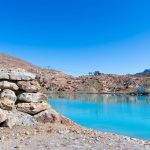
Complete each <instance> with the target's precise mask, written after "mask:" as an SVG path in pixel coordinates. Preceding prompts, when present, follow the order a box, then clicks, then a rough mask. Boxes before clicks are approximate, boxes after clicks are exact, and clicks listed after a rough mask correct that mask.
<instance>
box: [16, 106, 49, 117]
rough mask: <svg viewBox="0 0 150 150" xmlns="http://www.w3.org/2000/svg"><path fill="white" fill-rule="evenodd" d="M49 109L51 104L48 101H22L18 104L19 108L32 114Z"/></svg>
mask: <svg viewBox="0 0 150 150" xmlns="http://www.w3.org/2000/svg"><path fill="white" fill-rule="evenodd" d="M48 109H50V105H48V104H47V103H20V104H18V105H17V110H19V111H21V112H25V113H28V114H30V115H35V114H38V113H40V112H42V111H45V110H48Z"/></svg>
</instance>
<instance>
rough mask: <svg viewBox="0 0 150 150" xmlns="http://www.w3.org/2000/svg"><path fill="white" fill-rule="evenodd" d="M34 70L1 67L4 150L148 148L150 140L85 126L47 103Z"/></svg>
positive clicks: (0, 138)
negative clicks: (99, 130) (98, 130)
mask: <svg viewBox="0 0 150 150" xmlns="http://www.w3.org/2000/svg"><path fill="white" fill-rule="evenodd" d="M46 100H47V96H46V95H45V94H43V93H42V90H41V85H40V84H39V82H38V80H37V77H36V75H35V74H33V73H29V72H27V71H25V70H23V69H14V68H13V69H11V68H7V69H6V68H1V69H0V148H1V149H2V150H16V149H17V150H29V149H30V150H35V149H37V150H42V149H43V150H60V149H61V150H78V149H81V150H99V149H107V150H109V149H110V150H112V149H116V150H117V149H118V150H124V149H128V150H130V149H131V150H148V149H150V142H147V141H143V140H137V139H134V138H129V137H125V136H120V135H116V134H110V133H104V132H97V131H94V130H89V129H85V128H83V127H81V126H79V125H77V124H75V123H73V122H72V121H71V120H69V119H67V118H65V117H63V116H62V115H60V114H58V113H57V112H56V111H55V110H54V109H52V108H51V106H50V105H49V104H47V102H46Z"/></svg>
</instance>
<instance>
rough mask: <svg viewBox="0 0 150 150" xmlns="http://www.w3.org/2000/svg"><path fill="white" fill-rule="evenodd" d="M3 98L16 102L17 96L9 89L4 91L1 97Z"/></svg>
mask: <svg viewBox="0 0 150 150" xmlns="http://www.w3.org/2000/svg"><path fill="white" fill-rule="evenodd" d="M0 97H1V98H7V99H9V100H12V101H14V102H16V100H17V97H16V95H15V92H14V91H12V90H9V89H5V90H3V92H2V93H1V95H0Z"/></svg>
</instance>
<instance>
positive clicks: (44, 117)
mask: <svg viewBox="0 0 150 150" xmlns="http://www.w3.org/2000/svg"><path fill="white" fill-rule="evenodd" d="M34 118H35V119H36V121H37V122H40V123H44V124H45V123H55V122H58V123H61V124H65V125H71V124H74V123H73V122H72V121H71V120H69V119H67V118H66V117H64V116H62V115H60V114H59V113H58V112H56V111H55V110H54V109H52V108H51V109H48V110H45V111H43V112H41V113H38V114H37V115H34Z"/></svg>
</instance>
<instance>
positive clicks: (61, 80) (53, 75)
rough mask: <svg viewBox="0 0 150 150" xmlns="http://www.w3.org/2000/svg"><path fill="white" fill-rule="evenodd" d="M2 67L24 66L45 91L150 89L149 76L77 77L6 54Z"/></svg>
mask: <svg viewBox="0 0 150 150" xmlns="http://www.w3.org/2000/svg"><path fill="white" fill-rule="evenodd" d="M0 67H7V68H9V67H11V68H12V67H14V68H22V69H25V70H27V71H29V72H32V73H36V74H37V78H38V80H39V82H40V84H41V86H42V87H43V91H44V92H45V93H50V92H53V93H55V92H69V93H70V92H71V93H72V92H76V93H114V92H116V93H128V92H132V91H134V90H135V89H136V88H137V87H145V88H146V89H147V90H148V91H150V78H149V77H143V76H133V75H132V76H128V75H111V74H102V75H98V76H81V77H78V78H75V77H73V76H70V75H67V74H65V73H63V72H60V71H56V70H50V69H42V68H40V67H37V66H35V65H33V64H31V63H28V62H26V61H24V60H21V59H19V58H16V57H14V56H9V55H6V54H0Z"/></svg>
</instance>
